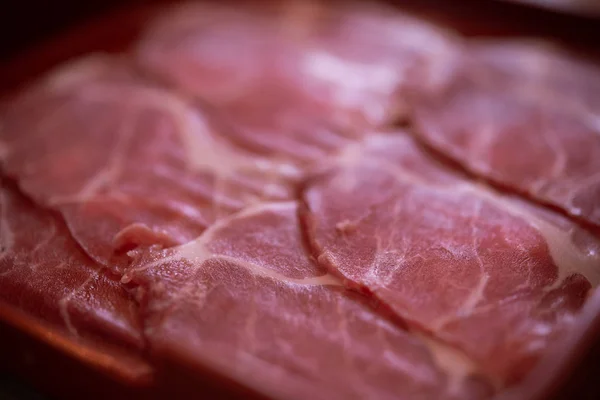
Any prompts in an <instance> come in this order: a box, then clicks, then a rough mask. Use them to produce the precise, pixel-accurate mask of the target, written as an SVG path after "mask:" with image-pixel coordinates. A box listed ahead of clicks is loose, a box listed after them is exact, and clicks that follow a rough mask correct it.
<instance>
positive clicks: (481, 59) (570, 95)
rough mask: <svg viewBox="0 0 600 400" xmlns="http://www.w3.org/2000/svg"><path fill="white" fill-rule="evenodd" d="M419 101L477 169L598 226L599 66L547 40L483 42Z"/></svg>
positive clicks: (433, 132)
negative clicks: (545, 42) (443, 83)
mask: <svg viewBox="0 0 600 400" xmlns="http://www.w3.org/2000/svg"><path fill="white" fill-rule="evenodd" d="M447 82H448V85H447V86H446V87H445V88H444V89H442V90H440V91H439V92H437V93H435V94H431V93H430V94H428V95H425V96H423V97H421V96H419V97H421V101H417V102H416V103H415V104H413V106H414V111H415V112H414V117H415V121H416V124H417V126H418V129H417V131H418V132H419V133H420V136H421V138H422V139H423V140H425V141H426V142H427V143H428V144H429V145H431V146H432V147H434V148H435V149H437V150H438V151H440V152H442V153H444V154H445V155H447V156H449V157H451V158H453V159H454V160H455V161H457V162H459V163H460V164H462V165H463V166H464V167H465V168H467V169H468V170H469V171H471V172H474V173H475V174H477V175H480V176H483V177H485V178H487V179H490V180H492V181H493V182H495V183H499V184H501V185H503V186H506V187H510V188H512V189H515V190H517V191H519V192H521V193H527V194H528V195H529V196H531V197H532V198H534V199H536V200H537V201H542V202H544V203H546V204H551V205H553V206H555V207H559V208H562V209H563V210H564V211H566V212H567V213H569V214H571V215H572V216H575V217H578V218H580V219H582V220H584V221H587V222H588V223H591V224H594V225H596V226H600V157H599V156H598V155H599V154H600V123H599V121H600V69H599V68H598V67H597V66H596V65H593V64H590V63H587V62H585V61H583V60H578V59H577V58H576V57H574V56H569V55H568V54H567V53H563V52H561V51H560V50H558V49H554V48H552V47H550V46H544V45H543V44H541V43H537V44H536V43H514V42H491V43H488V42H485V41H484V42H480V43H477V42H476V43H474V44H472V45H471V46H470V47H468V48H467V50H466V55H465V56H464V59H463V62H462V66H461V67H460V68H457V69H456V71H455V76H454V78H452V79H448V81H447Z"/></svg>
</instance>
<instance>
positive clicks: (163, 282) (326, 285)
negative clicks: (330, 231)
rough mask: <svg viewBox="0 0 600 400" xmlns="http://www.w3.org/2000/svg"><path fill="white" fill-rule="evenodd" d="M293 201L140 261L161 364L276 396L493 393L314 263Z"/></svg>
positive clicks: (132, 276) (138, 277) (137, 277)
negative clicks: (205, 371) (184, 366)
mask: <svg viewBox="0 0 600 400" xmlns="http://www.w3.org/2000/svg"><path fill="white" fill-rule="evenodd" d="M297 208H298V207H297V205H296V203H295V202H286V203H263V204H260V205H257V206H253V207H250V208H248V209H246V210H244V211H242V212H240V213H238V214H234V215H232V216H231V217H229V218H226V219H223V220H221V221H219V222H218V223H217V224H215V225H213V226H212V227H210V228H209V229H208V230H206V231H205V232H204V233H203V234H202V235H201V236H200V237H199V238H198V239H196V240H194V241H192V242H190V243H187V244H185V245H182V246H179V247H176V248H172V249H167V250H163V251H162V252H160V253H155V254H153V255H148V254H146V255H143V256H141V257H140V259H139V260H137V262H135V263H134V264H133V266H132V269H131V270H130V271H129V272H128V273H127V274H126V275H125V277H124V280H125V281H130V283H134V284H137V285H139V290H140V291H141V293H140V296H139V297H140V299H141V300H142V304H143V307H144V309H145V312H144V316H145V318H146V321H147V326H146V334H147V337H148V340H149V343H150V346H151V347H152V348H153V350H154V351H155V352H156V355H157V356H163V357H171V358H172V359H174V360H176V361H175V362H178V363H180V362H182V361H185V362H186V363H188V364H189V365H192V366H194V365H195V366H203V367H206V366H209V367H210V368H212V369H215V370H217V371H220V372H221V373H223V374H224V375H225V376H229V377H232V378H233V379H235V380H236V381H238V382H241V383H243V384H244V385H247V386H248V387H250V388H253V389H254V390H255V391H258V392H259V393H261V394H263V395H267V396H268V397H269V398H285V399H307V398H311V399H344V400H346V399H374V398H377V399H415V400H416V399H447V398H456V399H474V398H484V397H487V396H488V395H489V394H490V391H491V389H492V387H491V386H490V383H489V382H487V380H486V379H484V378H482V377H480V376H478V371H477V370H475V369H474V368H473V366H472V365H471V364H470V362H469V361H468V360H467V359H465V358H464V357H462V356H461V355H460V353H457V352H455V351H454V350H452V349H451V348H448V347H446V346H444V345H443V344H440V343H438V342H437V341H436V340H434V339H426V338H423V337H421V336H416V335H412V334H410V333H408V332H406V331H405V330H403V329H402V328H401V327H400V326H401V325H400V326H399V325H397V324H396V323H395V322H394V321H393V320H389V319H387V318H384V317H382V315H383V314H382V312H381V311H382V310H379V311H380V312H378V313H375V312H374V308H373V306H375V305H376V304H372V305H371V306H370V305H369V300H368V299H367V298H363V297H362V296H361V295H360V294H358V293H352V292H349V291H347V290H346V289H345V288H344V287H343V286H341V282H340V281H338V280H337V279H336V278H334V277H333V276H331V275H330V274H328V272H327V271H326V270H324V269H323V268H321V267H318V266H317V265H316V264H315V263H313V262H312V261H311V259H310V257H309V256H308V253H307V249H306V248H305V247H304V245H303V241H302V235H301V230H300V227H299V225H298V222H297V212H298V209H297Z"/></svg>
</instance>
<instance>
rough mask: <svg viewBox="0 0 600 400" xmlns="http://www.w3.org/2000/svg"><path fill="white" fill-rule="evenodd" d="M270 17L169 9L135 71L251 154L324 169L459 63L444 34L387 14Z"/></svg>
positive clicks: (303, 7) (316, 6)
mask: <svg viewBox="0 0 600 400" xmlns="http://www.w3.org/2000/svg"><path fill="white" fill-rule="evenodd" d="M250 4H253V3H250ZM266 8H268V11H265V7H257V6H256V5H255V4H254V6H252V7H250V9H248V8H244V7H243V6H242V7H239V8H231V9H226V10H223V8H222V7H219V6H209V5H206V4H191V5H188V6H187V7H177V8H176V9H175V11H173V12H172V13H168V14H166V15H165V16H164V17H163V18H162V19H160V20H159V21H158V22H157V23H156V24H154V25H152V26H151V28H150V29H149V32H148V33H147V34H146V35H145V36H144V37H143V38H142V41H141V44H140V45H139V46H138V51H137V54H138V56H137V58H138V62H139V65H140V67H141V68H142V69H144V70H146V71H148V72H149V73H150V74H152V75H154V76H156V77H159V78H160V79H162V80H164V81H165V82H169V83H170V84H172V85H174V86H176V87H177V88H179V90H181V91H183V92H185V93H187V94H189V95H191V96H194V97H196V98H198V99H201V100H202V101H203V102H205V103H207V104H209V105H210V106H211V107H212V108H213V109H214V110H215V112H216V114H217V115H219V116H220V117H221V118H220V119H221V120H223V121H224V123H225V124H226V125H229V126H231V127H232V128H233V132H232V134H233V135H234V136H235V138H236V139H237V140H238V141H239V142H241V143H243V144H244V145H245V146H249V147H251V148H253V149H255V150H257V151H262V152H267V153H273V152H275V153H278V154H280V153H282V154H287V155H290V156H292V157H293V158H295V159H301V160H315V159H319V158H322V157H323V156H324V155H326V153H324V152H323V149H327V148H328V147H332V146H333V147H339V144H340V142H342V141H344V140H347V138H348V137H354V136H357V135H359V136H360V135H361V134H362V132H364V128H365V127H370V126H373V125H380V124H382V123H386V122H389V121H391V120H393V119H394V118H399V117H400V116H401V115H404V113H405V104H404V94H405V91H406V90H408V88H413V87H418V88H423V87H436V86H439V85H440V84H441V83H442V82H444V79H445V77H446V76H447V75H448V71H449V68H448V66H449V65H452V63H449V60H451V59H453V57H454V56H455V53H456V50H455V47H454V42H453V40H452V36H451V35H450V34H449V33H447V32H445V31H443V30H440V29H437V28H434V27H433V26H431V25H429V24H427V23H425V22H422V21H418V20H415V19H413V18H410V17H408V16H402V15H399V14H398V13H394V12H393V10H389V9H387V8H380V7H374V6H373V7H369V6H365V5H364V4H363V5H360V4H356V3H352V2H350V3H349V4H345V5H337V6H332V5H331V4H329V5H328V4H324V3H323V2H318V1H306V2H304V1H288V2H280V1H275V2H268V7H266ZM316 145H318V146H316Z"/></svg>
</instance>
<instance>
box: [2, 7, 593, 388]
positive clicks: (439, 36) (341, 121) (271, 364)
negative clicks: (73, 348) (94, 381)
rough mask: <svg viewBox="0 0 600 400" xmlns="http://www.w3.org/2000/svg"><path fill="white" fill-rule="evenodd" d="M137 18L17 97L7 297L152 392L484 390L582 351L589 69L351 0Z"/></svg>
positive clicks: (9, 166) (6, 234) (179, 10)
mask: <svg viewBox="0 0 600 400" xmlns="http://www.w3.org/2000/svg"><path fill="white" fill-rule="evenodd" d="M139 37H140V39H139V40H136V42H135V43H133V44H132V46H131V47H130V49H129V50H127V51H125V52H124V53H123V54H114V55H92V56H88V57H85V58H83V59H80V60H76V61H73V62H69V63H67V64H65V65H64V66H62V67H60V68H58V69H57V70H55V71H52V72H50V73H49V74H48V75H47V76H46V77H45V78H44V79H41V80H40V81H38V82H36V83H34V84H32V85H30V86H29V87H27V88H26V89H25V90H23V91H22V92H21V93H20V94H19V95H18V96H16V97H14V98H11V99H10V101H9V102H6V104H4V105H3V108H2V115H1V126H0V161H1V165H2V174H3V176H6V177H8V178H9V180H10V182H11V183H9V184H8V185H7V186H6V185H5V186H3V188H2V191H1V192H0V194H2V196H1V197H0V200H1V202H0V207H1V209H0V211H1V216H2V218H1V219H0V222H1V224H0V240H1V244H2V259H1V260H0V268H1V270H0V289H1V290H0V300H1V301H2V302H3V303H7V304H10V305H11V307H13V308H20V309H21V311H22V312H23V314H26V315H28V316H29V317H31V318H32V319H33V320H35V321H42V320H44V322H45V323H49V324H50V325H52V327H55V328H56V329H57V330H58V331H59V332H61V334H63V336H64V338H65V340H66V341H67V342H69V341H70V342H73V343H76V344H78V343H83V342H84V341H86V340H88V339H93V340H95V341H96V343H95V344H96V345H97V347H98V348H101V349H102V350H105V351H106V353H107V355H108V357H109V358H111V357H112V358H111V359H113V360H115V365H120V366H123V365H125V366H132V368H131V370H133V371H140V370H142V371H144V372H148V371H152V372H153V373H154V375H153V376H154V377H155V380H153V381H149V382H150V383H149V386H150V388H151V390H150V391H154V387H155V386H154V385H156V386H160V385H162V384H165V382H171V385H172V387H171V388H170V389H173V390H175V389H181V392H185V391H186V390H187V389H188V387H187V386H186V385H185V384H182V385H181V388H180V387H179V382H184V383H186V382H185V379H187V378H186V377H191V379H190V381H193V382H194V383H197V382H198V381H202V377H201V376H200V375H203V376H214V375H210V373H211V372H216V373H217V377H220V378H225V380H229V381H230V382H234V383H236V384H237V385H239V386H241V387H244V388H247V389H250V391H251V392H253V393H254V394H258V395H259V396H262V397H267V398H275V399H296V398H297V399H306V398H315V399H321V398H323V399H337V398H339V399H372V398H382V399H388V398H389V399H397V398H407V399H424V400H425V399H427V400H429V399H432V400H433V399H474V400H475V399H485V398H489V397H491V396H492V395H493V394H494V393H498V392H500V391H502V390H503V389H505V388H507V387H511V386H512V387H513V388H514V385H517V384H518V383H520V382H521V381H522V380H523V379H525V378H526V377H527V376H528V374H529V372H530V371H531V370H532V368H534V366H535V365H536V362H537V361H538V360H539V359H540V357H542V356H543V355H545V354H548V353H551V352H552V351H553V350H554V349H555V348H561V346H565V347H567V346H566V345H565V343H566V342H565V341H563V339H564V338H565V337H567V336H568V335H569V334H570V333H572V332H573V331H575V330H576V328H577V329H579V328H580V326H579V325H580V324H579V323H580V320H579V319H578V318H579V317H580V311H581V308H582V306H583V305H584V304H585V302H586V299H587V298H588V297H589V296H590V294H591V293H592V291H593V290H594V289H595V287H596V286H597V285H598V283H600V239H599V238H598V237H597V236H594V235H595V234H593V233H590V232H588V231H586V230H585V228H583V227H582V226H580V225H579V222H580V221H582V220H585V221H587V222H588V225H589V224H590V223H591V224H594V223H595V218H596V217H595V215H596V213H597V210H596V209H595V207H596V203H595V199H596V198H597V196H596V194H595V192H594V191H595V190H596V189H594V188H595V187H596V186H594V185H596V183H597V182H596V178H597V170H598V164H597V158H596V157H594V154H595V153H598V151H597V150H598V146H597V144H598V143H597V140H596V139H597V138H598V135H596V133H595V132H596V131H595V130H594V129H595V128H594V121H595V120H594V119H593V118H592V117H591V116H593V115H595V114H597V111H598V110H597V108H598V102H597V98H596V96H597V93H598V90H600V89H598V88H597V86H596V83H595V82H596V80H595V78H594V77H595V76H596V74H597V72H596V71H595V70H594V68H593V67H590V66H587V65H584V64H581V63H579V62H578V61H573V60H571V59H570V58H567V56H560V57H559V56H557V55H556V54H555V53H553V51H552V50H548V51H541V50H539V49H538V48H537V47H535V48H534V47H528V46H527V45H518V44H510V45H509V44H507V43H499V44H494V43H489V42H483V41H477V42H471V43H465V42H464V41H462V40H461V39H460V38H459V37H458V36H456V35H453V34H450V33H448V32H446V31H444V30H442V29H439V28H437V27H434V26H432V25H430V24H428V23H426V22H424V21H420V20H418V19H416V18H413V17H411V16H408V15H402V14H400V13H397V12H395V11H394V10H391V9H388V8H385V7H383V6H382V7H379V6H377V5H374V4H371V5H365V4H361V3H358V2H357V3H349V4H344V5H342V4H339V5H338V4H336V5H335V6H332V5H331V4H329V3H328V4H325V3H322V2H320V1H311V2H303V1H275V2H273V1H264V2H262V1H254V0H253V1H251V2H243V3H242V2H240V3H236V4H235V5H231V4H227V3H223V4H218V5H217V4H200V3H193V4H184V5H181V6H176V7H174V8H169V9H168V10H167V9H161V13H160V16H159V18H157V19H156V20H153V21H151V22H149V23H148V26H147V28H146V29H145V30H144V32H142V33H141V35H140V36H139ZM512 55H518V56H515V57H512ZM550 64H551V65H552V68H550V67H549V65H550ZM559 67H560V68H559ZM584 78H585V79H584ZM584 82H586V83H588V84H586V83H584ZM523 83H526V85H524V84H523ZM567 97H568V98H569V99H572V100H573V102H572V103H571V102H567V103H565V102H562V99H565V98H567ZM556 99H559V100H560V101H559V100H556ZM586 107H587V108H586ZM415 121H416V125H417V127H416V128H418V129H414V128H415V127H413V125H415ZM397 122H402V123H403V124H405V125H407V126H408V128H407V130H406V131H399V130H398V129H397V128H395V127H394V125H395V124H396V123H397ZM536 124H538V125H536ZM539 127H544V128H548V129H538V128H539ZM481 132H484V133H485V134H481ZM413 136H414V137H413ZM513 141H514V143H518V145H515V144H514V143H513ZM421 144H423V146H421ZM430 149H435V150H436V151H435V152H434V151H431V150H430ZM440 153H441V154H442V155H443V156H445V157H441V156H440ZM448 157H450V158H452V159H454V160H455V161H458V162H459V164H461V165H462V167H463V168H465V169H467V170H469V172H471V173H473V175H471V176H466V174H462V173H461V172H459V171H457V170H456V168H454V167H452V166H450V165H449V164H447V163H446V161H441V159H444V160H445V159H446V158H448ZM576 157H579V158H576ZM549 165H551V167H549ZM479 179H482V180H484V181H486V182H492V183H493V184H500V185H498V186H497V187H496V188H495V189H494V188H492V187H490V186H486V184H483V183H480V182H479ZM9 180H7V182H8V181H9ZM531 183H534V185H533V186H530V184H531ZM506 187H509V188H510V190H506ZM509 192H510V193H512V192H515V193H518V194H522V193H523V192H527V194H528V197H527V198H525V197H519V196H518V195H517V194H510V193H509ZM541 203H544V204H547V203H550V204H552V205H554V206H555V207H562V208H563V210H564V211H566V213H570V214H571V216H573V215H577V217H578V218H579V220H576V219H574V218H570V217H564V216H562V215H559V214H558V213H556V212H554V211H551V210H548V209H546V208H544V207H543V206H542V205H541ZM0 305H3V304H0ZM1 310H2V309H1V308H0V311H1ZM86 343H87V342H86ZM125 347H127V351H125V350H124V348H125ZM131 353H134V356H131ZM142 356H143V357H144V359H145V360H146V358H145V357H147V360H146V361H140V360H141V359H142ZM82 359H83V360H84V362H90V360H89V359H87V360H85V358H82ZM147 362H148V363H150V366H148V364H146V363H147ZM126 369H127V368H125V370H126ZM179 371H182V376H181V377H180V376H176V378H175V381H176V382H177V385H178V386H177V387H175V384H173V383H172V382H173V381H170V380H169V379H172V378H173V376H174V375H178V372H179ZM169 374H171V375H169ZM129 378H131V379H133V378H135V377H132V376H129ZM209 379H212V378H209ZM167 385H168V384H167ZM167 389H169V388H167ZM176 393H179V392H177V391H176Z"/></svg>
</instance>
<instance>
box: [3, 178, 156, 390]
mask: <svg viewBox="0 0 600 400" xmlns="http://www.w3.org/2000/svg"><path fill="white" fill-rule="evenodd" d="M0 184H1V186H0V306H8V307H11V308H13V309H15V310H18V312H19V313H20V314H22V315H24V317H25V318H26V319H27V320H32V321H35V324H38V325H41V326H43V327H45V328H44V334H43V339H42V340H44V341H47V342H49V343H51V344H57V343H58V344H60V343H64V342H65V341H66V342H68V343H72V344H73V346H72V347H70V349H71V352H72V354H74V355H75V356H76V357H79V358H81V359H82V361H84V362H86V363H88V364H93V365H96V366H97V367H99V368H101V369H103V370H104V371H105V372H111V373H114V374H118V375H119V376H121V377H127V378H128V379H129V380H130V381H131V382H133V383H135V382H136V381H140V380H143V379H145V378H147V376H148V375H149V374H150V373H151V370H150V367H149V366H148V365H147V364H146V363H145V362H144V361H143V360H142V359H141V357H140V356H139V354H140V353H141V351H142V350H143V347H144V341H143V338H142V331H141V326H140V319H139V313H138V308H137V305H136V303H135V302H134V301H133V299H132V298H130V295H129V294H128V293H127V292H125V290H124V289H123V287H122V286H121V284H120V283H119V281H118V280H113V279H111V278H110V277H108V276H107V275H106V272H107V271H106V270H103V269H102V268H101V267H100V266H98V265H97V264H96V263H95V262H93V261H92V260H91V259H89V258H88V257H87V256H86V255H85V253H83V252H82V251H81V250H80V249H79V247H78V246H77V243H75V241H73V239H72V238H71V237H70V236H69V232H68V230H67V229H66V227H65V226H64V224H63V223H62V222H61V221H60V220H59V219H58V218H57V217H56V216H54V215H53V214H51V213H49V212H47V211H44V210H41V209H39V208H38V207H35V206H34V205H33V204H32V203H31V202H30V201H29V200H27V199H26V198H25V197H23V196H22V195H21V194H19V193H18V192H17V191H16V189H15V187H14V185H12V184H10V183H8V182H7V181H6V180H4V179H2V180H1V181H0ZM73 348H78V349H81V351H77V350H73ZM86 349H87V350H86ZM89 349H92V350H89Z"/></svg>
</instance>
